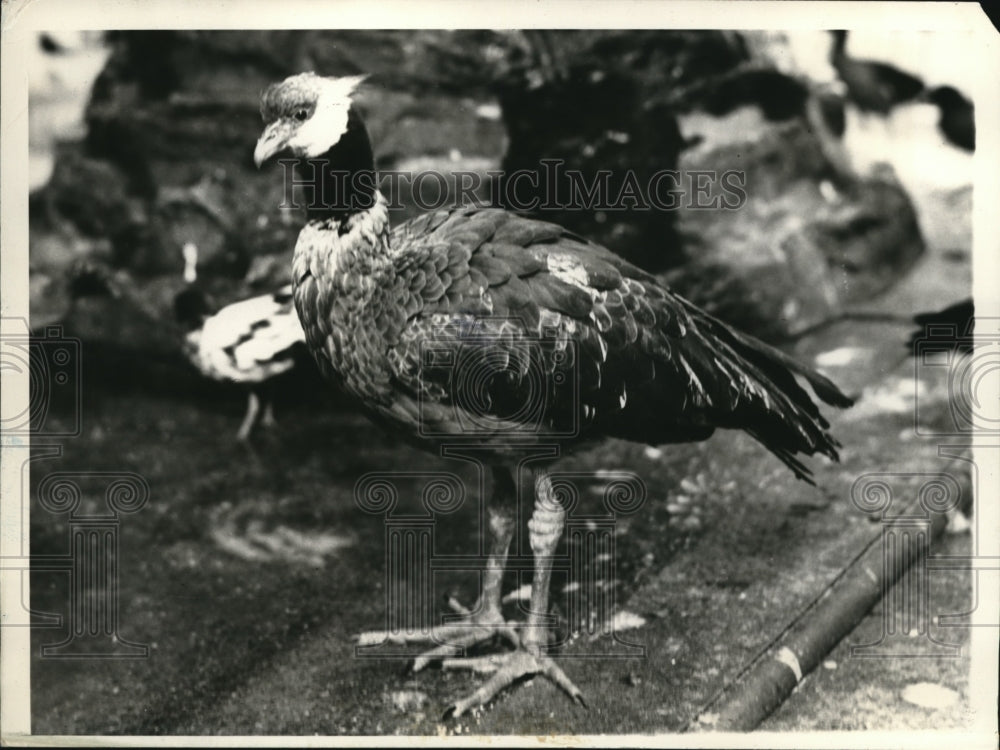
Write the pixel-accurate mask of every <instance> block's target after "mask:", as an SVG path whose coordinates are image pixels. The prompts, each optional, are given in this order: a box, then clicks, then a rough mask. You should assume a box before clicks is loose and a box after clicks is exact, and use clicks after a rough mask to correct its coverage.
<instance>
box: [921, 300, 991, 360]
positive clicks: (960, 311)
mask: <svg viewBox="0 0 1000 750" xmlns="http://www.w3.org/2000/svg"><path fill="white" fill-rule="evenodd" d="M913 322H914V323H916V324H917V325H918V326H919V328H917V330H915V331H914V332H913V333H912V334H911V335H910V339H909V340H908V341H907V342H906V346H907V348H908V349H910V350H911V351H912V352H913V353H914V354H915V355H916V354H919V352H918V348H919V347H924V348H926V349H929V350H931V349H932V350H934V351H943V350H946V349H947V350H951V351H956V352H958V353H960V354H968V353H969V352H971V351H972V345H973V332H974V331H975V327H976V309H975V305H974V304H973V301H972V298H969V299H965V300H962V301H961V302H956V303H955V304H953V305H948V307H946V308H944V309H943V310H938V311H936V312H926V313H920V314H919V315H914V316H913Z"/></svg>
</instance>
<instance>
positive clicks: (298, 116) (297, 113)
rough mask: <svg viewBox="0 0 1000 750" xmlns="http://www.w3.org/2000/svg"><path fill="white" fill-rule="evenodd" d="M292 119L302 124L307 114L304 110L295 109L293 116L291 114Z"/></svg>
mask: <svg viewBox="0 0 1000 750" xmlns="http://www.w3.org/2000/svg"><path fill="white" fill-rule="evenodd" d="M292 117H294V118H295V119H296V120H298V121H299V122H304V121H305V120H306V118H308V117H309V112H308V111H306V110H304V109H297V110H295V114H293V115H292Z"/></svg>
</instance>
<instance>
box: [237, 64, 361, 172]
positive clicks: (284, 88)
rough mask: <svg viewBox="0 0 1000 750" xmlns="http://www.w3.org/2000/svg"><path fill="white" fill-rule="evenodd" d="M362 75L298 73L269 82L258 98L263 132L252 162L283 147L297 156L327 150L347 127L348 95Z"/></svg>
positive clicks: (312, 156)
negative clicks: (334, 76) (330, 76)
mask: <svg viewBox="0 0 1000 750" xmlns="http://www.w3.org/2000/svg"><path fill="white" fill-rule="evenodd" d="M364 78H365V77H364V76H348V77H343V78H327V77H324V76H318V75H316V74H315V73H300V74H298V75H294V76H291V77H289V78H286V79H285V80H284V81H281V82H280V83H274V84H271V85H270V86H268V87H267V89H266V90H265V91H264V93H263V94H262V95H261V99H260V114H261V117H262V118H263V119H264V132H263V133H262V134H261V136H260V139H258V141H257V147H256V148H255V149H254V154H253V160H254V163H255V164H256V165H257V166H258V167H260V166H261V165H262V164H263V163H264V162H265V161H267V160H268V159H270V158H271V157H273V156H275V155H277V154H279V153H281V152H284V151H290V152H291V154H292V155H293V156H296V157H298V158H300V159H315V158H318V157H320V156H322V155H323V154H325V153H327V152H328V151H329V150H330V149H332V148H333V147H334V146H335V145H337V143H338V142H339V141H340V140H341V138H342V137H343V136H344V134H345V133H346V132H347V131H348V127H349V122H350V120H351V95H352V94H353V93H354V90H355V89H356V88H357V87H358V84H360V83H361V82H362V81H363V80H364Z"/></svg>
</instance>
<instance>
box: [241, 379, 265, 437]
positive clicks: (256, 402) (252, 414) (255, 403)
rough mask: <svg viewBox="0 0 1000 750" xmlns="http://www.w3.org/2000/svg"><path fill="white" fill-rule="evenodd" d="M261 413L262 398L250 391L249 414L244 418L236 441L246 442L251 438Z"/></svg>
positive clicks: (248, 398) (248, 399)
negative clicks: (251, 432)
mask: <svg viewBox="0 0 1000 750" xmlns="http://www.w3.org/2000/svg"><path fill="white" fill-rule="evenodd" d="M259 413H260V397H259V396H257V393H256V392H255V391H252V390H251V391H250V395H249V396H248V397H247V413H246V416H245V417H243V424H241V425H240V429H239V431H238V432H237V433H236V439H237V440H239V441H241V442H244V441H246V440H247V438H249V437H250V431H251V430H252V429H253V426H254V424H255V423H256V422H257V415H258V414H259Z"/></svg>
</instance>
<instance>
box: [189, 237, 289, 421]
mask: <svg viewBox="0 0 1000 750" xmlns="http://www.w3.org/2000/svg"><path fill="white" fill-rule="evenodd" d="M184 258H185V270H184V279H185V281H187V282H188V283H189V285H190V286H189V287H188V288H187V289H185V290H184V291H182V292H180V293H179V294H178V295H177V297H176V298H175V299H174V311H175V314H176V315H177V319H178V321H179V322H180V323H181V325H182V326H184V327H185V328H186V329H187V334H186V336H185V341H184V353H185V355H186V356H187V358H188V360H189V361H190V362H191V363H192V364H193V365H194V366H195V367H196V368H197V369H198V370H199V371H200V372H201V373H202V374H203V375H205V376H206V377H209V378H211V379H213V380H218V381H229V382H234V383H241V384H245V385H246V386H247V388H248V396H247V411H246V414H245V416H244V417H243V422H242V424H241V425H240V428H239V431H238V432H237V433H236V438H237V440H240V441H246V440H248V439H249V438H250V435H251V433H252V432H253V429H254V427H255V426H256V425H257V424H258V422H261V423H263V425H264V426H265V427H270V426H273V425H274V423H275V420H274V410H273V405H272V400H271V394H270V393H269V385H270V383H271V381H272V380H273V379H274V378H276V377H278V376H279V375H282V374H284V373H286V372H288V371H290V370H291V369H292V368H293V367H295V364H296V349H300V348H301V349H303V350H304V347H305V334H304V332H303V331H302V325H301V324H300V323H299V319H298V317H297V316H296V314H295V310H294V309H293V307H292V288H291V285H288V286H285V287H283V288H282V289H279V290H278V291H276V292H274V293H273V294H262V295H259V296H257V297H251V298H249V299H245V300H241V301H239V302H234V303H232V304H230V305H226V306H225V307H223V308H222V309H221V310H218V311H216V312H213V311H212V309H211V305H210V303H209V301H208V298H207V296H206V294H205V293H204V291H202V289H200V288H199V287H198V286H196V285H195V282H196V280H197V270H196V267H197V248H196V247H195V246H194V245H191V244H188V245H185V246H184Z"/></svg>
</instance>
